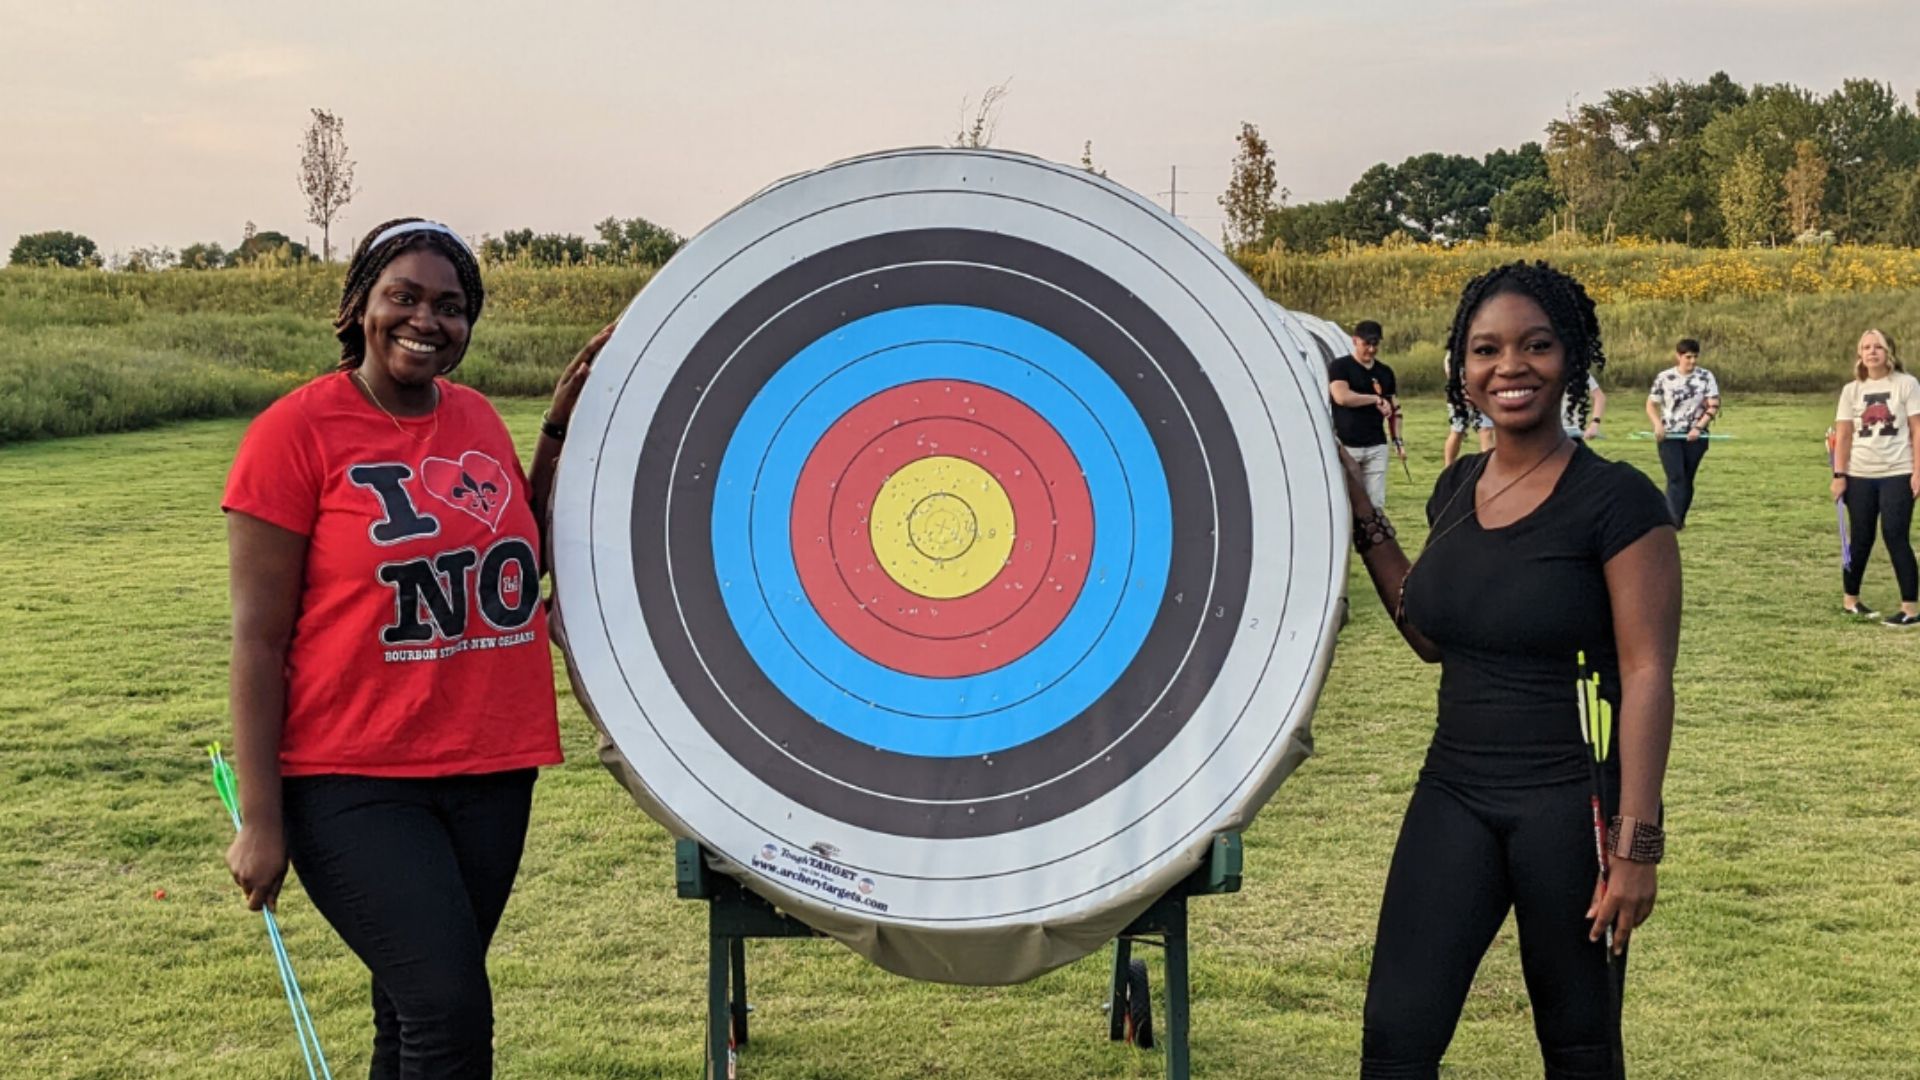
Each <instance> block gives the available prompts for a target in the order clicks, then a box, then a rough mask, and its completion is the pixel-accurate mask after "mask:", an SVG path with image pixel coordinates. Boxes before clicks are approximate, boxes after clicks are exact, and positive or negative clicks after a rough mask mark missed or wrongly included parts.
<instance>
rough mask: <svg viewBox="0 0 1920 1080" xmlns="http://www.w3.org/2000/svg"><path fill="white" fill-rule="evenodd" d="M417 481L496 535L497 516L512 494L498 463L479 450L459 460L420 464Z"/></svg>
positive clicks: (462, 456)
mask: <svg viewBox="0 0 1920 1080" xmlns="http://www.w3.org/2000/svg"><path fill="white" fill-rule="evenodd" d="M420 480H421V483H422V485H424V486H425V487H426V489H427V492H428V493H429V494H431V495H432V496H433V497H434V498H436V499H439V500H440V501H441V502H443V503H446V504H447V505H448V506H451V507H453V508H454V509H455V510H461V511H464V512H466V513H468V514H472V515H473V516H474V517H476V518H479V519H480V520H481V521H484V522H486V524H487V528H489V529H492V530H494V531H495V532H498V531H499V530H500V515H501V514H504V513H506V510H507V500H508V499H509V498H511V497H512V495H513V481H512V480H509V479H508V478H507V474H506V472H505V470H503V469H501V468H500V463H499V462H497V461H495V460H493V459H492V458H490V457H488V456H487V455H485V454H483V453H481V452H480V451H478V450H469V451H467V452H466V453H464V454H461V455H460V460H459V461H450V460H448V459H446V458H442V457H430V458H428V459H426V460H425V461H423V462H421V463H420Z"/></svg>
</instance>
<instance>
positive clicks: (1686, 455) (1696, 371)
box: [1647, 338, 1720, 529]
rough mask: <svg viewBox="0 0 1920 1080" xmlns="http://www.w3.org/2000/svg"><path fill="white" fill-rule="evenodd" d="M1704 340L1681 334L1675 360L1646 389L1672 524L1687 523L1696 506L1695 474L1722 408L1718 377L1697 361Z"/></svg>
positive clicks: (1676, 347)
mask: <svg viewBox="0 0 1920 1080" xmlns="http://www.w3.org/2000/svg"><path fill="white" fill-rule="evenodd" d="M1699 364H1700V343H1699V342H1698V341H1695V340H1694V339H1692V338H1681V339H1680V344H1678V345H1676V346H1674V349H1673V366H1672V367H1670V368H1668V369H1667V370H1665V371H1663V372H1661V373H1660V374H1658V375H1656V376H1654V378H1653V390H1652V392H1651V393H1649V394H1648V395H1647V419H1648V420H1649V421H1651V422H1652V423H1653V437H1654V438H1655V439H1657V440H1659V441H1658V443H1657V444H1656V445H1658V446H1659V448H1660V468H1661V470H1662V471H1664V472H1665V473H1666V474H1667V505H1668V507H1670V508H1671V509H1672V511H1673V527H1674V528H1676V529H1684V528H1686V527H1687V510H1688V509H1689V508H1690V507H1692V506H1693V477H1694V474H1695V473H1697V472H1699V471H1700V460H1701V459H1702V458H1704V457H1706V456H1707V447H1709V446H1711V445H1713V444H1711V443H1709V442H1708V441H1707V439H1706V435H1707V429H1708V428H1709V427H1711V426H1712V424H1713V418H1714V417H1715V416H1718V415H1719V414H1720V381H1719V380H1718V379H1715V378H1714V377H1713V372H1711V371H1708V370H1707V369H1706V368H1703V367H1701V366H1699Z"/></svg>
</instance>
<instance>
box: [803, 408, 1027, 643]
mask: <svg viewBox="0 0 1920 1080" xmlns="http://www.w3.org/2000/svg"><path fill="white" fill-rule="evenodd" d="M935 456H942V457H957V458H961V459H963V460H966V461H971V462H973V463H974V464H976V465H979V466H980V467H981V468H983V469H986V470H987V472H988V473H990V474H991V475H992V476H993V478H994V479H995V480H997V481H998V482H999V483H1000V486H1001V487H1002V488H1003V489H1004V490H1005V491H1006V494H1007V500H1008V502H1010V503H1012V505H1013V508H1014V522H1015V524H1014V529H1015V536H1014V545H1013V549H1012V550H1011V551H1010V552H1009V553H1008V556H1007V563H1006V565H1005V566H1004V567H1002V568H1001V570H1000V571H999V573H997V574H996V575H995V576H994V578H993V580H992V581H990V582H989V583H987V584H986V585H984V586H982V587H981V588H979V589H976V590H974V591H973V592H971V593H968V594H967V595H965V596H955V597H949V598H947V599H944V600H942V599H935V598H932V597H927V596H922V595H920V594H918V593H916V592H914V591H913V590H911V589H909V588H907V587H906V586H903V585H901V584H900V583H899V582H897V581H895V580H894V579H893V577H892V575H890V574H888V573H887V572H886V570H885V569H884V568H883V567H881V566H880V565H879V559H878V556H877V553H876V552H875V551H874V549H873V532H872V528H871V525H870V520H871V519H870V517H869V512H870V511H871V510H872V506H873V498H874V496H875V495H876V494H877V493H878V492H879V491H880V489H881V487H882V486H883V485H884V484H885V483H886V482H887V480H888V478H889V477H891V476H892V475H893V474H894V473H895V472H897V471H899V470H900V469H901V468H903V467H905V466H906V465H908V464H910V463H912V462H914V461H918V460H920V459H921V458H926V457H935ZM1053 513H1054V511H1053V499H1052V497H1051V495H1050V494H1049V492H1048V491H1047V485H1046V481H1045V480H1044V479H1043V478H1042V477H1041V475H1040V472H1039V469H1038V468H1037V467H1035V465H1034V464H1033V461H1032V460H1031V459H1030V458H1028V457H1027V455H1026V454H1024V453H1022V452H1021V451H1020V448H1019V447H1017V446H1015V445H1014V444H1013V443H1012V442H1011V441H1009V440H1008V439H1007V438H1006V436H1004V435H1001V434H1000V433H999V432H997V431H994V430H993V429H992V428H989V427H986V426H984V425H982V424H977V423H974V422H973V421H971V420H960V419H956V418H954V417H949V416H933V417H927V418H925V419H921V420H913V421H909V422H907V423H904V424H901V425H900V426H899V427H897V428H892V429H890V430H888V431H885V432H882V433H881V434H880V435H879V436H878V437H877V438H875V439H874V440H873V441H872V442H870V443H868V444H867V445H866V446H865V447H864V448H862V450H861V452H860V454H859V456H857V457H855V458H854V459H853V461H852V462H850V463H849V464H848V465H847V469H846V472H844V473H842V474H841V476H840V480H839V483H838V485H837V486H836V488H835V489H834V498H833V506H832V508H831V510H830V512H829V517H828V532H827V544H828V546H829V547H830V548H831V549H832V554H833V559H834V569H835V571H836V572H837V573H838V574H839V575H840V579H841V581H842V582H843V583H844V584H845V586H846V589H847V592H848V593H849V594H851V595H852V596H853V598H854V599H855V601H856V602H860V601H864V602H865V603H866V605H867V611H868V612H869V613H871V614H873V615H875V616H876V617H878V618H879V619H880V620H882V621H883V622H886V623H887V624H888V625H890V626H892V627H894V628H895V629H896V630H900V631H902V632H904V633H907V634H911V635H913V636H915V637H921V638H935V639H951V638H960V637H968V636H971V635H973V634H977V633H980V632H982V631H985V630H990V629H992V628H994V627H996V626H998V625H1000V624H1001V623H1003V622H1005V621H1006V620H1007V619H1009V618H1011V617H1013V616H1014V615H1015V614H1016V613H1017V612H1019V610H1020V609H1021V608H1022V607H1024V606H1025V605H1026V603H1027V601H1028V600H1029V599H1030V598H1031V597H1032V596H1033V595H1035V594H1034V592H1033V591H1032V585H1033V583H1035V582H1039V581H1042V580H1044V579H1045V578H1046V576H1047V566H1048V564H1049V563H1050V562H1052V560H1053V548H1054V543H1055V532H1056V527H1055V526H1054V525H1053ZM1023 523H1024V525H1023Z"/></svg>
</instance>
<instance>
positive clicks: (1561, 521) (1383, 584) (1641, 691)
mask: <svg viewBox="0 0 1920 1080" xmlns="http://www.w3.org/2000/svg"><path fill="white" fill-rule="evenodd" d="M1447 353H1448V358H1449V360H1450V367H1451V374H1450V377H1449V381H1448V387H1447V393H1448V397H1449V398H1450V399H1452V400H1453V403H1454V404H1455V405H1456V407H1461V406H1464V405H1465V404H1466V403H1467V402H1468V401H1471V403H1472V405H1473V407H1474V408H1476V409H1478V410H1480V411H1481V412H1483V413H1485V414H1487V415H1488V416H1490V417H1492V418H1493V423H1494V428H1495V431H1496V438H1495V442H1494V449H1493V451H1492V452H1491V453H1486V454H1477V455H1474V456H1471V457H1466V458H1462V459H1460V460H1459V461H1457V462H1455V463H1454V465H1453V466H1452V467H1450V468H1449V469H1447V471H1446V472H1445V473H1443V474H1442V475H1441V477H1440V479H1439V481H1438V482H1437V483H1436V484H1435V485H1434V491H1433V497H1432V498H1431V499H1430V500H1429V501H1428V503H1427V519H1428V524H1429V526H1430V528H1431V531H1430V533H1429V538H1428V541H1427V544H1426V546H1425V547H1424V548H1423V550H1422V552H1421V554H1420V555H1419V557H1418V560H1417V562H1411V561H1409V560H1408V558H1407V556H1406V555H1405V554H1404V553H1403V552H1402V551H1401V549H1400V546H1399V544H1398V543H1396V542H1395V540H1394V532H1393V527H1392V525H1391V524H1389V523H1388V522H1387V520H1386V518H1385V516H1384V515H1383V514H1381V513H1380V512H1379V511H1378V510H1376V509H1375V508H1374V507H1373V506H1372V505H1371V504H1370V503H1369V501H1368V499H1367V497H1366V491H1365V489H1364V486H1363V484H1362V483H1361V482H1360V479H1359V477H1358V476H1357V475H1356V470H1354V469H1352V468H1349V471H1348V493H1349V499H1350V501H1351V503H1352V506H1353V512H1354V517H1355V522H1354V538H1355V540H1354V542H1355V547H1356V548H1357V549H1358V550H1359V551H1360V553H1361V555H1362V556H1363V558H1364V559H1365V561H1366V564H1367V570H1368V573H1369V574H1370V575H1371V576H1372V578H1373V582H1374V586H1375V588H1376V589H1377V590H1378V592H1379V593H1380V597H1381V599H1382V601H1383V602H1384V603H1385V604H1386V607H1387V610H1388V611H1389V612H1390V613H1392V614H1393V616H1394V619H1395V621H1396V623H1397V625H1398V626H1399V629H1400V632H1401V634H1402V635H1403V636H1404V637H1405V638H1406V640H1407V643H1408V644H1409V645H1411V646H1412V647H1413V650H1414V651H1415V652H1416V653H1418V654H1419V655H1420V657H1421V658H1422V659H1424V660H1426V661H1428V662H1429V663H1433V662H1437V663H1439V664H1440V665H1441V674H1440V695H1439V716H1438V724H1437V727H1436V730H1435V732H1434V737H1433V744H1432V747H1431V748H1430V749H1429V751H1428V753H1427V760H1426V765H1425V767H1424V768H1423V769H1422V770H1421V772H1420V780H1419V783H1418V784H1417V785H1416V787H1415V789H1414V794H1413V798H1412V801H1411V803H1410V804H1409V805H1408V807H1407V815H1406V819H1405V821H1404V823H1403V824H1402V827H1401V833H1400V839H1399V843H1398V845H1397V846H1396V848H1395V850H1394V856H1393V864H1392V866H1391V868H1390V869H1389V871H1388V874H1387V886H1386V892H1385V896H1384V897H1383V899H1382V902H1381V910H1380V925H1379V930H1378V933H1377V936H1376V940H1375V945H1374V957H1373V971H1372V973H1371V975H1370V977H1369V979H1368V984H1367V1006H1366V1030H1365V1039H1364V1051H1363V1061H1362V1066H1361V1075H1362V1076H1363V1077H1368V1078H1381V1080H1384V1078H1388V1077H1396V1078H1397V1077H1434V1076H1437V1075H1438V1072H1439V1062H1440V1056H1441V1054H1442V1053H1443V1052H1444V1051H1445V1050H1446V1047H1447V1044H1448V1042H1449V1041H1451V1039H1452V1037H1453V1030H1454V1026H1455V1025H1456V1023H1457V1022H1458V1021H1459V1018H1460V1008H1461V1005H1462V1004H1463V1002H1464V1001H1465V999H1466V994H1467V990H1468V987H1469V986H1470V985H1471V983H1472V981H1473V973H1474V970H1475V969H1476V968H1477V967H1478V966H1479V963H1480V958H1481V956H1482V955H1483V954H1484V953H1485V952H1486V949H1487V946H1488V945H1489V944H1490V943H1491V942H1492V940H1493V936H1494V933H1495V932H1496V931H1497V930H1498V929H1499V927H1500V924H1501V922H1502V921H1503V920H1505V918H1506V915H1507V912H1508V911H1509V910H1512V911H1513V912H1514V914H1515V918H1516V920H1517V922H1518V925H1519V932H1520V959H1521V964H1522V967H1523V968H1524V970H1525V974H1526V982H1527V991H1528V994H1529V996H1530V997H1531V999H1532V1002H1533V1010H1534V1028H1535V1032H1536V1034H1537V1035H1538V1037H1539V1040H1540V1049H1541V1054H1542V1057H1543V1059H1544V1062H1545V1066H1546V1075H1547V1077H1548V1078H1549V1080H1559V1078H1568V1080H1570V1078H1575V1077H1608V1078H1612V1077H1620V1076H1624V1075H1625V1066H1624V1062H1623V1059H1622V1053H1621V1040H1620V986H1621V980H1622V979H1623V977H1624V973H1625V965H1626V951H1627V941H1628V939H1629V938H1630V937H1631V936H1632V934H1633V930H1634V928H1635V927H1636V926H1638V925H1640V923H1641V922H1642V921H1644V920H1645V919H1646V918H1647V916H1648V914H1650V913H1651V912H1652V910H1653V901H1654V892H1655V874H1654V865H1655V863H1656V862H1658V860H1659V856H1660V853H1661V847H1662V844H1663V840H1664V837H1663V835H1662V833H1661V832H1660V825H1659V823H1660V820H1661V799H1660V788H1661V783H1662V779H1663V777H1664V775H1665V772H1666V763H1667V747H1668V742H1669V738H1670V736H1671V733H1672V727H1673V664H1674V656H1675V653H1676V651H1677V649H1678V644H1679V627H1680V556H1679V548H1678V545H1677V544H1676V542H1675V539H1674V530H1673V526H1672V521H1671V518H1670V517H1669V515H1668V514H1667V510H1666V503H1665V501H1664V500H1663V499H1662V497H1661V495H1660V492H1659V491H1658V490H1657V489H1655V488H1654V486H1653V484H1652V482H1651V481H1649V480H1648V479H1647V478H1646V477H1645V476H1644V475H1642V474H1641V473H1640V472H1639V471H1638V470H1636V469H1634V468H1633V467H1632V466H1630V465H1627V464H1624V463H1617V462H1609V461H1606V460H1604V459H1602V458H1601V457H1599V456H1598V455H1597V454H1595V453H1594V452H1593V451H1592V450H1590V449H1588V448H1587V447H1586V446H1585V445H1582V444H1579V443H1577V442H1575V441H1574V440H1571V439H1569V438H1567V436H1566V433H1565V431H1564V429H1563V428H1562V426H1561V423H1560V411H1559V410H1560V406H1561V395H1562V393H1563V392H1566V391H1567V389H1568V388H1569V387H1571V388H1572V392H1573V393H1574V394H1575V395H1576V396H1581V395H1584V394H1585V392H1586V386H1587V381H1586V380H1587V375H1588V374H1589V373H1590V372H1594V371H1597V370H1598V368H1599V367H1600V366H1601V365H1602V364H1603V363H1605V358H1604V353H1603V352H1602V349H1601V345H1600V329H1599V324H1598V322H1597V320H1596V319H1595V317H1594V310H1593V302H1592V300H1590V299H1589V298H1588V297H1587V294H1586V291H1585V290H1584V289H1582V288H1581V287H1580V284H1579V283H1578V282H1577V281H1575V280H1573V279H1572V278H1570V277H1568V276H1566V275H1565V274H1562V273H1560V272H1558V271H1556V270H1553V269H1551V268H1550V267H1548V266H1546V265H1545V264H1544V263H1534V264H1526V263H1514V264H1511V265H1508V266H1503V267H1500V268H1498V269H1496V270H1493V271H1491V272H1489V273H1488V274H1485V275H1483V276H1481V277H1479V278H1476V279H1474V280H1473V281H1472V282H1470V283H1469V284H1468V286H1467V288H1466V291H1465V293H1464V295H1463V296H1462V297H1461V302H1460V309H1459V311H1458V313H1457V314H1456V315H1455V318H1454V324H1453V330H1452V333H1451V334H1450V336H1449V337H1448V340H1447ZM1596 679H1597V683H1598V689H1597V692H1589V691H1588V690H1587V689H1586V688H1587V687H1588V686H1590V685H1591V684H1592V683H1593V682H1594V681H1595V680H1596ZM1613 717H1618V722H1617V724H1614V723H1613V721H1612V718H1613ZM1602 720H1605V721H1607V723H1608V724H1609V725H1610V726H1609V727H1608V728H1607V730H1605V731H1604V732H1603V731H1602V730H1601V727H1600V722H1601V721H1602ZM1590 744H1591V745H1590ZM1608 819H1611V821H1612V828H1611V829H1603V828H1601V827H1599V825H1600V823H1601V822H1605V821H1607V820H1608Z"/></svg>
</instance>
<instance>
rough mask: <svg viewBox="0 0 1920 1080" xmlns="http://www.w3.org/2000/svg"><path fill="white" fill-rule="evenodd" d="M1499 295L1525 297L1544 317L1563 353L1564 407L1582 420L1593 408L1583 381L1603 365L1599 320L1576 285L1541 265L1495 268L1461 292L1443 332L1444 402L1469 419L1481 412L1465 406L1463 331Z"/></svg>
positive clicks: (1465, 337) (1590, 301) (1605, 357)
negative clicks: (1445, 347) (1564, 363)
mask: <svg viewBox="0 0 1920 1080" xmlns="http://www.w3.org/2000/svg"><path fill="white" fill-rule="evenodd" d="M1503 293H1513V294H1515V295H1517V296H1524V297H1526V298H1527V299H1529V300H1532V301H1533V302H1534V303H1536V304H1539V305H1540V310H1542V311H1544V312H1546V313H1547V322H1548V323H1550V324H1551V325H1552V326H1553V332H1554V335H1555V336H1556V337H1558V338H1559V339H1560V344H1561V346H1562V347H1563V348H1564V349H1565V350H1566V357H1567V401H1568V402H1569V404H1570V405H1571V406H1572V409H1573V415H1575V416H1578V417H1583V418H1584V417H1585V416H1586V415H1587V414H1588V411H1589V410H1590V409H1591V408H1592V403H1591V401H1589V397H1590V395H1589V394H1588V392H1587V376H1588V375H1590V374H1593V373H1594V372H1597V371H1599V370H1600V369H1601V368H1604V367H1605V366H1606V364H1607V354H1606V351H1605V350H1604V349H1603V348H1602V347H1601V344H1600V319H1599V316H1597V315H1596V314H1595V313H1594V309H1593V298H1592V297H1590V296H1588V295H1587V290H1586V289H1585V288H1584V287H1582V286H1581V284H1580V282H1579V281H1578V280H1576V279H1575V278H1574V277H1573V276H1572V275H1570V274H1566V273H1563V272H1561V271H1559V270H1555V269H1554V268H1553V267H1551V266H1548V265H1547V264H1546V263H1544V262H1531V263H1529V262H1512V263H1507V264H1506V265H1505V266H1496V267H1494V268H1493V269H1492V270H1489V271H1487V272H1486V273H1484V274H1481V275H1480V276H1479V277H1476V278H1474V279H1473V280H1472V281H1469V282H1467V287H1466V288H1465V289H1463V290H1461V292H1460V307H1459V308H1458V309H1456V310H1455V311H1454V313H1453V327H1452V329H1450V330H1448V331H1447V402H1448V403H1449V404H1451V405H1452V406H1453V407H1454V408H1455V409H1457V410H1459V411H1460V412H1461V413H1463V414H1464V415H1467V416H1473V415H1476V414H1477V413H1478V412H1479V410H1478V409H1476V408H1474V406H1473V403H1472V402H1470V401H1468V400H1467V383H1466V368H1467V357H1466V352H1467V328H1468V327H1469V326H1471V325H1472V324H1473V316H1474V315H1475V313H1477V312H1478V311H1479V310H1480V306H1481V305H1482V304H1484V303H1486V302H1487V301H1488V300H1491V299H1493V298H1494V297H1496V296H1499V295H1501V294H1503Z"/></svg>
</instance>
